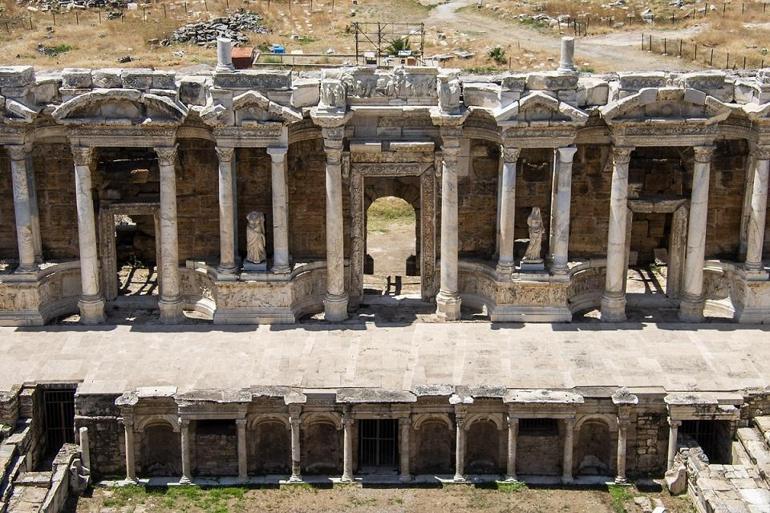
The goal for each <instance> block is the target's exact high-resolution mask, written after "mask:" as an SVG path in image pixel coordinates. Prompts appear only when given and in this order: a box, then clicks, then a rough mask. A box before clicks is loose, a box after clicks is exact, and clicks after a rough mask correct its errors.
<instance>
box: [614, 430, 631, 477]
mask: <svg viewBox="0 0 770 513" xmlns="http://www.w3.org/2000/svg"><path fill="white" fill-rule="evenodd" d="M627 439H628V419H625V418H620V417H618V454H617V456H618V461H617V469H616V475H615V482H616V483H619V484H622V483H625V482H626V440H627Z"/></svg>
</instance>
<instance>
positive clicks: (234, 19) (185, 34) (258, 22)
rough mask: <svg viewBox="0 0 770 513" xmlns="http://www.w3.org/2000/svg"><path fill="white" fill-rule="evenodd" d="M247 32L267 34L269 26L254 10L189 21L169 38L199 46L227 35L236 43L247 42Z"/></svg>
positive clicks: (172, 41)
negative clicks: (205, 19)
mask: <svg viewBox="0 0 770 513" xmlns="http://www.w3.org/2000/svg"><path fill="white" fill-rule="evenodd" d="M246 32H254V33H257V34H265V33H267V32H268V30H267V28H266V27H265V26H264V25H263V24H262V17H261V16H260V15H258V14H256V13H253V12H247V11H239V12H236V13H233V14H231V15H230V16H226V17H222V18H214V19H212V20H210V21H199V22H196V23H188V24H187V25H184V26H182V27H179V28H178V29H176V30H175V31H174V33H173V34H172V35H171V37H170V38H169V40H170V42H171V43H194V44H197V45H199V46H209V45H211V46H213V45H215V44H216V42H217V37H226V38H228V39H231V40H232V41H233V42H234V43H246V42H248V40H249V38H248V36H247V35H246Z"/></svg>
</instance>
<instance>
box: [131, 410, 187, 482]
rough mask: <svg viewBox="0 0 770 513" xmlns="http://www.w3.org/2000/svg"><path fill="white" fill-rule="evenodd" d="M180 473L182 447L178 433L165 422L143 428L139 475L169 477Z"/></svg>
mask: <svg viewBox="0 0 770 513" xmlns="http://www.w3.org/2000/svg"><path fill="white" fill-rule="evenodd" d="M181 474H182V449H181V441H180V438H179V433H178V432H175V431H174V428H173V427H172V426H171V425H170V424H168V423H167V422H158V423H155V424H151V425H149V426H147V427H145V428H144V432H143V433H142V459H141V469H140V475H142V476H145V477H170V476H178V475H181Z"/></svg>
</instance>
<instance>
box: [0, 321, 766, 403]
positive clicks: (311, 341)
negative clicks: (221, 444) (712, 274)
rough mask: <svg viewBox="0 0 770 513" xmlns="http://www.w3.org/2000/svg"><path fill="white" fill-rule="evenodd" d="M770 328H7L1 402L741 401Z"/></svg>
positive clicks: (755, 377)
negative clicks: (357, 394) (172, 397)
mask: <svg viewBox="0 0 770 513" xmlns="http://www.w3.org/2000/svg"><path fill="white" fill-rule="evenodd" d="M769 330H770V326H767V327H764V326H755V327H744V326H739V325H736V324H715V323H711V324H708V325H701V326H693V325H690V326H688V325H685V324H673V323H672V324H657V325H656V324H643V323H626V324H619V325H612V326H610V325H605V324H601V323H576V324H527V325H523V324H494V323H480V322H459V323H446V324H435V323H412V324H408V325H404V326H392V325H391V326H387V325H377V324H376V323H356V324H344V325H339V326H336V327H335V326H330V325H326V324H323V323H306V324H300V325H295V326H260V327H256V326H252V327H246V326H240V327H229V328H228V327H220V326H211V325H183V326H177V327H166V326H161V325H152V324H146V325H134V326H130V325H120V326H102V327H98V328H96V329H93V328H91V329H88V328H86V327H81V326H78V325H73V326H67V325H59V326H48V327H43V328H0V355H2V356H0V390H7V389H8V388H9V387H10V386H11V385H13V384H21V383H24V382H46V381H49V382H63V381H67V382H72V381H82V382H83V383H84V389H85V390H89V391H92V392H123V391H125V390H127V389H132V388H134V387H137V386H154V385H175V386H177V387H179V389H180V391H183V390H188V389H192V388H241V387H248V386H254V385H291V386H301V387H306V388H336V387H348V386H349V387H382V388H386V389H399V390H403V389H411V388H412V387H414V386H416V385H421V384H451V385H496V386H506V387H514V388H570V387H575V386H620V385H625V386H628V387H634V388H646V387H664V388H665V389H666V390H669V391H672V390H692V389H697V390H702V391H705V390H725V391H728V390H729V391H732V390H741V389H746V388H765V387H767V386H768V385H770V383H769V382H770V336H768V335H769V334H768V331H769Z"/></svg>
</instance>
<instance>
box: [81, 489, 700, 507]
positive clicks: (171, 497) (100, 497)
mask: <svg viewBox="0 0 770 513" xmlns="http://www.w3.org/2000/svg"><path fill="white" fill-rule="evenodd" d="M627 490H628V491H626V490H621V491H620V493H615V492H613V493H607V491H606V490H575V489H564V490H562V489H528V488H526V487H524V488H523V489H520V490H517V491H498V490H495V489H480V488H475V487H466V486H461V487H457V486H452V487H449V488H445V489H435V488H378V489H375V488H355V487H340V488H334V489H317V488H293V489H253V490H247V489H243V488H219V489H211V490H201V489H199V488H194V487H186V488H170V489H168V490H157V491H151V492H146V491H144V489H142V488H139V487H128V488H122V489H114V488H113V489H107V488H96V489H94V490H93V493H92V494H91V496H90V497H82V498H80V500H79V501H78V502H77V504H76V505H73V509H72V511H74V512H77V513H130V512H133V513H140V512H141V513H154V512H158V513H160V512H164V513H166V512H170V513H175V512H185V513H204V512H206V513H208V512H211V513H227V512H230V511H232V512H241V511H243V512H271V513H299V512H301V513H315V512H318V513H329V512H339V511H346V512H350V513H407V512H415V513H432V512H451V513H477V512H495V513H498V512H499V513H505V512H511V513H513V512H515V513H558V512H569V513H583V512H585V513H641V511H642V509H641V508H640V507H639V506H637V505H636V504H635V503H634V501H633V498H634V497H639V496H645V497H647V498H648V499H650V500H654V499H656V498H658V499H662V500H663V503H664V504H665V505H666V507H667V508H668V511H669V512H670V513H690V512H694V509H692V506H691V504H690V503H689V500H688V499H687V498H678V497H670V496H668V495H667V494H663V495H661V494H659V493H655V494H642V493H640V492H637V491H636V490H635V489H634V488H628V489H627Z"/></svg>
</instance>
